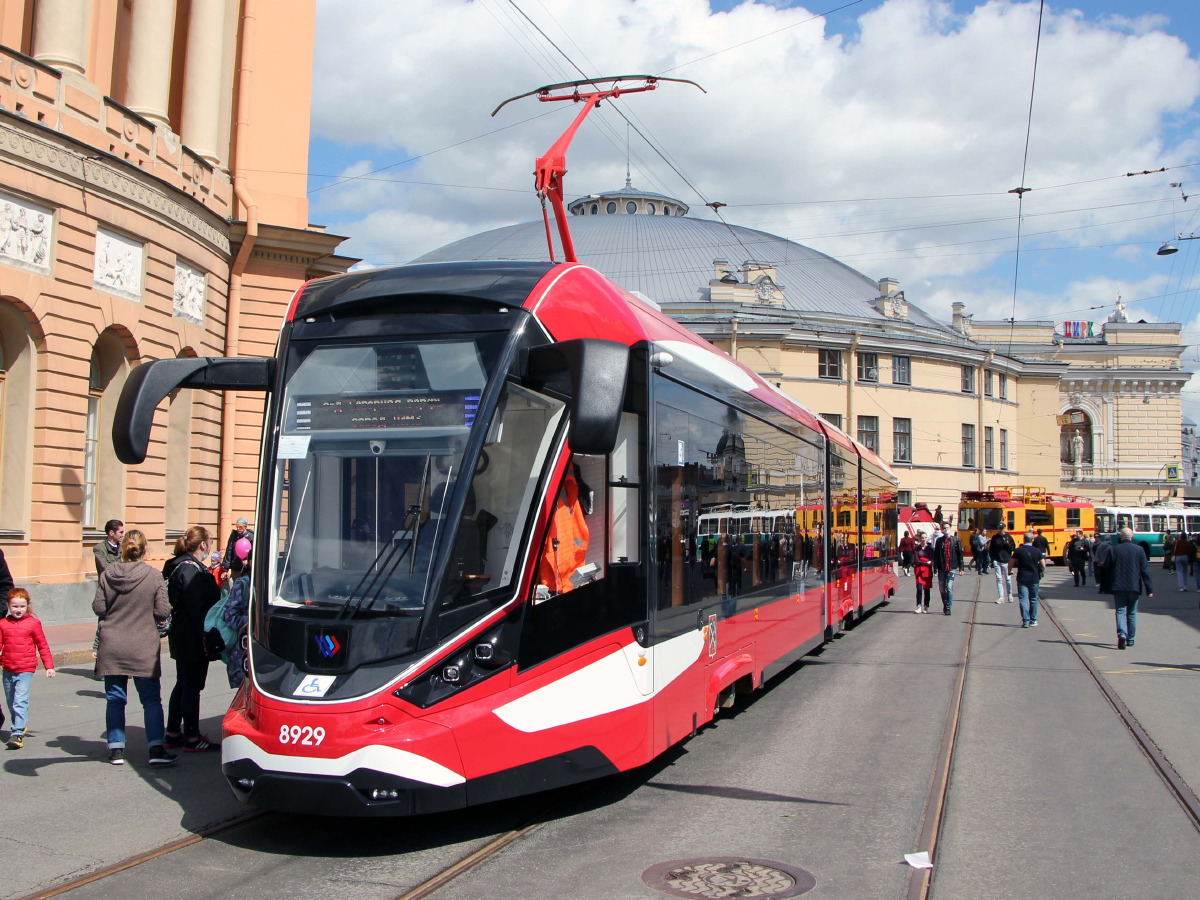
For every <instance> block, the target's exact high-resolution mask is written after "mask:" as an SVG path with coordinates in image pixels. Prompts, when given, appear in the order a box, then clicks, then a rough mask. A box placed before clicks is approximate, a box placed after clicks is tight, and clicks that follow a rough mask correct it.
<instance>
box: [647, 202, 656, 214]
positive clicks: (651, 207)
mask: <svg viewBox="0 0 1200 900" xmlns="http://www.w3.org/2000/svg"><path fill="white" fill-rule="evenodd" d="M646 212H647V213H648V214H650V215H654V214H655V213H656V212H658V207H657V206H655V205H654V204H653V203H647V204H646Z"/></svg>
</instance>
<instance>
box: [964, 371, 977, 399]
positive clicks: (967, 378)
mask: <svg viewBox="0 0 1200 900" xmlns="http://www.w3.org/2000/svg"><path fill="white" fill-rule="evenodd" d="M962 392H963V393H964V394H973V393H975V367H974V366H963V367H962Z"/></svg>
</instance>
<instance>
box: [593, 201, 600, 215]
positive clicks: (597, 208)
mask: <svg viewBox="0 0 1200 900" xmlns="http://www.w3.org/2000/svg"><path fill="white" fill-rule="evenodd" d="M598 212H600V206H599V204H596V203H593V204H592V215H593V216H594V215H595V214H596V213H598Z"/></svg>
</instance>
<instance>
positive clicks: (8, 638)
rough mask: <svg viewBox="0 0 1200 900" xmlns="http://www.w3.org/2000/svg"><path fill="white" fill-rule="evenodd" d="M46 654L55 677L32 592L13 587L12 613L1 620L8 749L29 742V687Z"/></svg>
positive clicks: (0, 663) (0, 651)
mask: <svg viewBox="0 0 1200 900" xmlns="http://www.w3.org/2000/svg"><path fill="white" fill-rule="evenodd" d="M39 655H40V656H41V657H42V665H43V666H45V667H46V677H47V678H53V677H54V658H53V657H52V656H51V655H50V645H49V644H48V643H46V633H45V632H44V631H42V623H41V622H39V621H38V620H37V618H36V617H35V616H34V615H33V610H32V609H31V608H30V605H29V592H28V591H26V590H25V589H24V588H13V589H12V590H11V591H9V592H8V615H7V616H5V617H4V618H3V619H0V668H2V669H3V670H4V675H3V679H4V697H5V699H6V700H7V701H8V712H9V714H10V715H11V716H12V732H11V733H10V734H9V737H8V749H9V750H20V749H21V745H22V744H24V743H25V721H26V714H27V713H28V712H29V687H30V685H31V684H32V682H33V673H34V671H35V670H36V669H37V658H38V656H39Z"/></svg>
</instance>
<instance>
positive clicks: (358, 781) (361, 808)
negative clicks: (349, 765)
mask: <svg viewBox="0 0 1200 900" xmlns="http://www.w3.org/2000/svg"><path fill="white" fill-rule="evenodd" d="M221 771H222V772H224V773H225V777H226V778H227V779H228V780H229V786H230V787H231V788H232V789H233V793H234V794H235V795H236V796H237V798H238V799H239V800H241V801H242V802H243V803H245V804H248V805H249V806H255V807H260V808H262V809H272V810H277V811H279V812H290V813H301V814H304V815H325V816H412V815H421V814H424V813H433V812H444V811H446V810H451V809H461V808H462V807H464V806H466V805H467V790H466V785H465V783H464V784H456V785H450V786H447V787H440V786H437V785H430V784H423V783H421V782H418V781H412V780H409V779H407V778H400V777H398V776H395V775H390V774H388V773H385V772H377V771H375V770H374V769H356V770H354V771H353V772H349V773H348V774H346V775H342V776H335V775H302V774H296V773H292V772H275V771H270V770H265V769H262V768H260V767H259V766H258V765H257V764H256V763H255V762H254V761H253V760H250V759H239V760H235V761H233V762H228V763H225V764H224V765H222V766H221Z"/></svg>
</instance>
